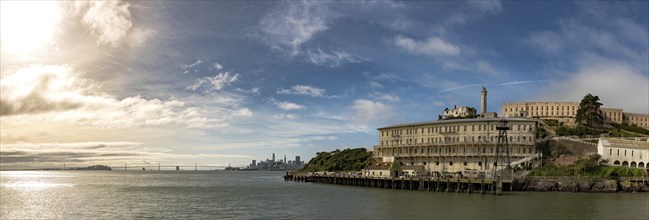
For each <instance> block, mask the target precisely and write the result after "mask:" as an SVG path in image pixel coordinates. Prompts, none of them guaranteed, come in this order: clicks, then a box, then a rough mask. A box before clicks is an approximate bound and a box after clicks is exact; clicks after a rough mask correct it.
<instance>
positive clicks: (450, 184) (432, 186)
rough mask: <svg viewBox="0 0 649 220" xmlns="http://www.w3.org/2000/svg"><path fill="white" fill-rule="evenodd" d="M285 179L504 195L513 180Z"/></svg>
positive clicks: (292, 175) (337, 176)
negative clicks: (504, 190)
mask: <svg viewBox="0 0 649 220" xmlns="http://www.w3.org/2000/svg"><path fill="white" fill-rule="evenodd" d="M284 180H285V181H295V182H314V183H328V184H338V185H348V186H362V187H375V188H384V189H401V190H416V191H436V192H455V193H480V194H486V193H489V194H492V195H502V193H503V189H508V190H509V191H512V182H511V181H492V180H489V179H477V178H433V177H406V178H400V177H399V178H397V177H365V176H355V175H342V174H333V175H311V174H304V173H291V172H287V173H286V175H285V176H284Z"/></svg>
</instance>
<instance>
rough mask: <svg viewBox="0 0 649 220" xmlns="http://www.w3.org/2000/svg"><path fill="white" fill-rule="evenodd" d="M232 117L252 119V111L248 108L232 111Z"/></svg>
mask: <svg viewBox="0 0 649 220" xmlns="http://www.w3.org/2000/svg"><path fill="white" fill-rule="evenodd" d="M232 115H234V116H241V117H252V111H250V109H248V108H240V109H237V110H234V111H232Z"/></svg>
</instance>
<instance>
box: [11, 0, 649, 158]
mask: <svg viewBox="0 0 649 220" xmlns="http://www.w3.org/2000/svg"><path fill="white" fill-rule="evenodd" d="M0 9H1V10H2V11H1V12H0V15H1V16H2V17H1V19H0V21H1V22H2V23H1V25H0V33H1V40H2V44H1V57H0V58H1V68H0V84H1V85H0V87H1V90H0V92H1V93H0V166H1V167H0V168H2V169H13V168H29V167H62V166H63V163H66V165H67V166H68V167H70V166H89V165H94V164H105V165H110V166H123V164H124V163H128V164H131V165H133V166H136V165H157V164H158V163H161V164H162V165H173V166H176V165H180V166H192V165H194V164H196V163H197V164H198V165H199V166H227V165H228V164H230V165H232V166H245V165H247V164H249V163H250V161H251V160H253V159H254V160H257V161H260V160H265V159H267V158H269V159H270V158H271V154H272V153H275V154H276V157H277V159H280V158H281V159H283V157H284V155H286V157H287V159H289V160H293V159H294V158H295V156H297V155H299V156H301V158H302V160H308V159H310V158H311V157H313V156H315V153H316V152H321V151H331V150H335V149H344V148H357V147H365V148H371V147H372V146H373V145H376V144H377V142H378V132H377V130H376V129H377V128H379V127H384V126H388V125H392V124H397V123H409V122H421V121H431V120H436V119H437V115H440V114H442V113H443V109H444V108H452V107H453V106H455V105H457V106H472V107H476V108H479V107H480V104H479V102H480V90H481V87H483V86H484V87H486V88H487V90H488V111H494V112H498V113H500V112H501V105H502V103H503V102H512V101H573V102H578V101H580V100H581V98H582V97H584V96H585V95H586V94H588V93H592V94H593V95H597V96H599V97H600V99H601V102H602V103H604V106H603V107H609V108H622V109H624V111H625V112H634V113H644V114H649V55H648V54H649V34H648V33H649V31H648V29H649V3H648V2H647V1H604V2H598V1H578V2H570V1H405V2H402V1H137V2H122V1H61V2H59V1H42V2H39V1H1V2H0Z"/></svg>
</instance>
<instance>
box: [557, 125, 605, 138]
mask: <svg viewBox="0 0 649 220" xmlns="http://www.w3.org/2000/svg"><path fill="white" fill-rule="evenodd" d="M603 133H606V131H603V130H599V129H593V128H589V127H587V126H583V125H579V126H577V127H575V128H570V127H566V126H561V127H559V128H557V132H556V134H557V136H585V135H592V136H598V135H600V134H603Z"/></svg>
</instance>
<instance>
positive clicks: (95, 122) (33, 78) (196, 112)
mask: <svg viewBox="0 0 649 220" xmlns="http://www.w3.org/2000/svg"><path fill="white" fill-rule="evenodd" d="M0 88H1V89H2V93H1V94H0V112H1V113H2V114H0V116H1V118H2V120H3V123H8V124H21V123H35V122H39V123H41V124H47V123H57V122H71V123H77V124H81V125H88V126H93V127H102V128H128V127H140V126H159V125H167V124H178V125H186V126H188V127H219V126H222V125H219V124H218V123H219V122H221V120H223V119H211V118H210V117H205V116H204V115H207V114H208V112H205V111H204V110H201V109H198V108H194V107H187V106H185V103H184V102H182V101H179V100H175V99H170V100H166V101H164V100H160V99H145V98H142V97H140V96H130V97H126V98H124V99H121V100H119V99H116V98H114V97H112V96H110V95H108V94H104V93H101V92H100V91H99V88H100V86H99V85H97V84H94V83H93V82H91V81H90V80H87V79H84V78H82V77H81V73H78V72H75V70H74V69H72V68H70V67H68V66H51V65H50V66H39V65H34V66H31V67H29V68H25V69H19V70H17V71H15V72H8V73H6V74H5V75H3V77H2V80H1V81H0ZM235 104H236V102H235ZM195 123H198V124H195ZM206 123H209V124H206Z"/></svg>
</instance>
